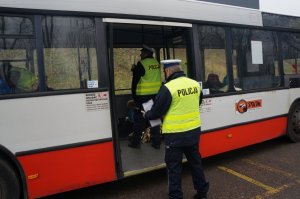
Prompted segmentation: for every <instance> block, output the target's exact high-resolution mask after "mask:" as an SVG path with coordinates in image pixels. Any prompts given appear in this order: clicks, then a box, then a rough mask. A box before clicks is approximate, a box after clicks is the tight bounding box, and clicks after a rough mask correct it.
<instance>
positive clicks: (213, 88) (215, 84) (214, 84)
mask: <svg viewBox="0 0 300 199" xmlns="http://www.w3.org/2000/svg"><path fill="white" fill-rule="evenodd" d="M222 86H223V84H222V83H221V82H220V80H219V76H218V75H217V74H214V73H210V74H208V76H207V80H206V82H205V87H206V88H209V90H210V93H217V92H218V91H219V89H220V88H222Z"/></svg>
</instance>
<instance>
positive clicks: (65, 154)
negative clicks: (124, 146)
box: [18, 142, 117, 198]
mask: <svg viewBox="0 0 300 199" xmlns="http://www.w3.org/2000/svg"><path fill="white" fill-rule="evenodd" d="M18 160H19V161H20V163H21V165H22V167H23V169H24V171H25V176H26V178H27V179H26V180H27V186H28V194H29V198H37V197H41V196H46V195H51V194H55V193H60V192H64V191H69V190H73V189H78V188H82V187H87V186H90V185H95V184H100V183H104V182H109V181H113V180H115V179H116V178H117V177H116V172H115V161H114V151H113V143H112V142H107V143H100V144H93V145H89V146H81V147H76V148H70V149H64V150H57V151H51V152H44V153H39V154H33V155H26V156H21V157H18Z"/></svg>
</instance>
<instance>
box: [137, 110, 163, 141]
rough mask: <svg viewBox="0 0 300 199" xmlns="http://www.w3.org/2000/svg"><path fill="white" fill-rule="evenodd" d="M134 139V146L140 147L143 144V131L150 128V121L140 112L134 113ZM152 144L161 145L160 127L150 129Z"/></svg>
mask: <svg viewBox="0 0 300 199" xmlns="http://www.w3.org/2000/svg"><path fill="white" fill-rule="evenodd" d="M133 119H134V124H133V137H132V144H134V145H139V144H140V143H141V136H142V133H143V131H144V130H145V129H146V128H147V126H149V121H148V120H146V119H145V118H144V117H143V114H142V113H141V111H139V110H135V111H134V115H133ZM150 133H151V142H152V145H155V146H159V145H160V143H161V142H160V126H155V127H151V128H150Z"/></svg>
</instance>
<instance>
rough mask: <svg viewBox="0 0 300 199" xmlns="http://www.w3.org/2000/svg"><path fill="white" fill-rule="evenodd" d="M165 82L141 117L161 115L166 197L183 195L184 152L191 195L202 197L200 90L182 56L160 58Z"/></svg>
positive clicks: (204, 188)
mask: <svg viewBox="0 0 300 199" xmlns="http://www.w3.org/2000/svg"><path fill="white" fill-rule="evenodd" d="M161 63H162V64H163V66H164V72H165V74H166V83H165V84H164V85H163V86H162V87H161V88H160V90H159V92H158V94H157V96H156V99H155V101H154V105H153V106H152V108H151V110H149V111H147V112H145V113H143V114H144V117H145V118H146V119H149V120H154V119H157V118H162V117H163V123H162V133H163V135H164V143H165V162H166V165H167V170H168V186H169V198H170V199H171V198H178V199H182V198H183V193H182V189H181V172H182V157H183V154H185V157H186V158H187V160H188V162H189V163H190V165H191V168H192V179H193V184H194V189H195V190H196V191H197V193H196V195H195V197H194V198H197V199H205V198H207V192H208V189H209V183H208V182H207V181H206V179H205V175H204V172H203V168H202V160H201V155H200V153H199V140H200V132H201V119H200V111H199V106H200V104H201V101H202V98H203V94H202V91H201V88H200V85H199V83H198V82H197V81H195V80H193V79H190V78H187V77H186V75H185V74H184V72H183V71H182V68H181V66H180V63H181V60H164V61H161Z"/></svg>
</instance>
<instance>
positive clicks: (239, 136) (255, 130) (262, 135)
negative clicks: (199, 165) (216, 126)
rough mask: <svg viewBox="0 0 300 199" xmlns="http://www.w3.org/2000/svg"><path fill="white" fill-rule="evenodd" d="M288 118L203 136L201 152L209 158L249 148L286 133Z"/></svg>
mask: <svg viewBox="0 0 300 199" xmlns="http://www.w3.org/2000/svg"><path fill="white" fill-rule="evenodd" d="M286 126H287V117H279V118H275V119H270V120H266V121H261V122H256V123H251V124H246V125H240V126H235V127H231V128H228V129H224V130H219V131H214V132H208V133H205V134H203V135H201V138H200V152H201V155H202V157H208V156H212V155H215V154H219V153H223V152H226V151H230V150H234V149H238V148H241V147H244V146H249V145H252V144H256V143H259V142H263V141H266V140H270V139H272V138H276V137H280V136H282V135H284V134H285V133H286Z"/></svg>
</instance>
